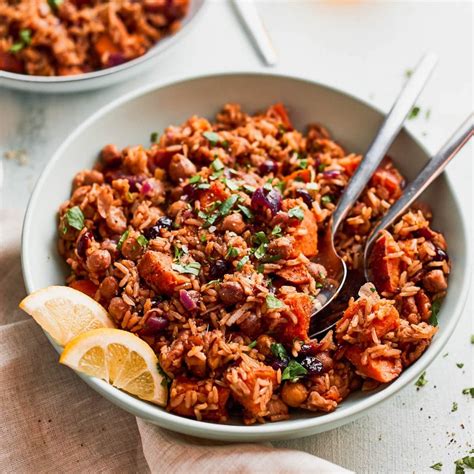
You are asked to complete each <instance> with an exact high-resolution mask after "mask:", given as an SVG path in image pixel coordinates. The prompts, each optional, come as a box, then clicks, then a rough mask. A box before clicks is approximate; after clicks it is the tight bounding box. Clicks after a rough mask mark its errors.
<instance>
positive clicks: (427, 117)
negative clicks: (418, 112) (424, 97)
mask: <svg viewBox="0 0 474 474" xmlns="http://www.w3.org/2000/svg"><path fill="white" fill-rule="evenodd" d="M430 117H431V109H426V112H425V119H426V120H429V119H430Z"/></svg>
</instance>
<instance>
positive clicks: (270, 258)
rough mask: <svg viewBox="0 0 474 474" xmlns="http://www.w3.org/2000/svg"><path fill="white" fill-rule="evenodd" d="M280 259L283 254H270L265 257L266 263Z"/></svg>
mask: <svg viewBox="0 0 474 474" xmlns="http://www.w3.org/2000/svg"><path fill="white" fill-rule="evenodd" d="M278 260H281V255H279V254H277V255H270V256H267V257H265V260H264V262H265V263H273V262H278Z"/></svg>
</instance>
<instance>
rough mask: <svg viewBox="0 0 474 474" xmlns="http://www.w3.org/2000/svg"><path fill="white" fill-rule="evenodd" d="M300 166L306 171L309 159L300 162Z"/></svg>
mask: <svg viewBox="0 0 474 474" xmlns="http://www.w3.org/2000/svg"><path fill="white" fill-rule="evenodd" d="M298 166H299V167H300V168H301V169H302V170H305V169H306V168H307V167H308V160H307V159H303V160H300V162H299V163H298Z"/></svg>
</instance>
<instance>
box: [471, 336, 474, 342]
mask: <svg viewBox="0 0 474 474" xmlns="http://www.w3.org/2000/svg"><path fill="white" fill-rule="evenodd" d="M471 344H474V334H471Z"/></svg>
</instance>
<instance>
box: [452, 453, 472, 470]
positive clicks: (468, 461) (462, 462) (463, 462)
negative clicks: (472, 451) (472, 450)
mask: <svg viewBox="0 0 474 474" xmlns="http://www.w3.org/2000/svg"><path fill="white" fill-rule="evenodd" d="M454 464H455V465H456V470H455V473H456V474H464V473H465V472H466V471H465V470H464V468H465V467H468V468H469V469H474V456H464V457H463V458H462V459H458V460H457V461H454Z"/></svg>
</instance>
